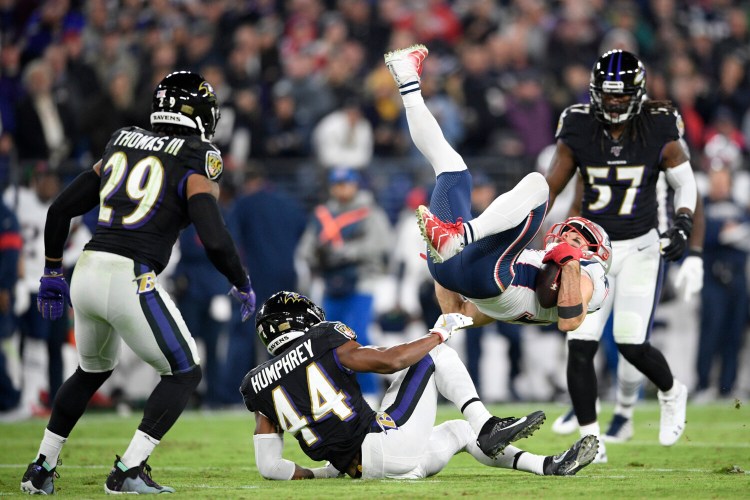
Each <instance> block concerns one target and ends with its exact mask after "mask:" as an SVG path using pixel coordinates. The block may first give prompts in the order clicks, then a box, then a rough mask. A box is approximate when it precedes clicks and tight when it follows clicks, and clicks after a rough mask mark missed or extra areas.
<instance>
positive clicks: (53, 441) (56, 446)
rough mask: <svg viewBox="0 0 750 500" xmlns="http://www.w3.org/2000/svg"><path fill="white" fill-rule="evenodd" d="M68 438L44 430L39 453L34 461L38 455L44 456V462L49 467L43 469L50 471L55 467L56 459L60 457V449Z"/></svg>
mask: <svg viewBox="0 0 750 500" xmlns="http://www.w3.org/2000/svg"><path fill="white" fill-rule="evenodd" d="M67 440H68V438H64V437H62V436H58V435H57V434H55V433H54V432H52V431H50V430H49V429H44V438H42V443H41V444H40V445H39V453H37V455H36V458H35V459H34V461H35V462H36V460H37V459H38V458H39V456H40V455H44V461H45V462H46V463H47V464H48V465H49V467H45V468H46V469H47V470H52V469H53V468H55V467H56V466H57V459H58V458H59V457H60V452H61V451H62V447H63V445H64V444H65V442H66V441H67Z"/></svg>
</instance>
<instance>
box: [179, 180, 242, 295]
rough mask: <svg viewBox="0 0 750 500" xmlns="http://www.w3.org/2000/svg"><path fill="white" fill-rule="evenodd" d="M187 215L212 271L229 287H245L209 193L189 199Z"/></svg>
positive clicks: (240, 265) (231, 247)
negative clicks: (224, 280)
mask: <svg viewBox="0 0 750 500" xmlns="http://www.w3.org/2000/svg"><path fill="white" fill-rule="evenodd" d="M188 215H189V216H190V220H191V221H192V222H193V225H195V230H196V231H197V233H198V237H199V238H200V239H201V243H203V247H204V248H205V249H206V255H207V256H208V259H209V260H210V261H211V263H212V264H213V265H214V267H216V269H218V271H219V272H220V273H221V274H223V275H224V276H226V277H227V279H228V280H229V282H230V283H231V284H232V285H234V286H236V287H241V286H244V285H247V273H246V272H245V269H243V267H242V263H241V262H240V256H239V254H238V253H237V247H236V246H235V245H234V241H233V240H232V236H231V235H230V234H229V230H228V229H227V226H226V224H224V218H223V217H222V216H221V212H220V211H219V205H218V204H217V203H216V198H214V197H213V196H212V195H210V194H209V193H198V194H196V195H193V196H191V197H190V199H188Z"/></svg>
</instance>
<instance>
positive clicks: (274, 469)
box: [253, 434, 296, 481]
mask: <svg viewBox="0 0 750 500" xmlns="http://www.w3.org/2000/svg"><path fill="white" fill-rule="evenodd" d="M253 444H254V445H255V465H256V467H258V472H260V475H261V476H263V477H264V478H265V479H274V480H276V481H289V480H290V479H292V477H293V476H294V471H295V469H296V466H295V465H294V462H290V461H289V460H285V459H283V458H281V452H282V450H283V449H284V440H283V439H282V438H281V435H279V434H256V435H254V436H253Z"/></svg>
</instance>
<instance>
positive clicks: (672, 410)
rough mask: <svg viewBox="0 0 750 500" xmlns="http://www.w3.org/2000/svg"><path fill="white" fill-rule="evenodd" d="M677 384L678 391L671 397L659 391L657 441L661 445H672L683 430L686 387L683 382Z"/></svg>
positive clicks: (686, 395) (686, 396)
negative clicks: (659, 415)
mask: <svg viewBox="0 0 750 500" xmlns="http://www.w3.org/2000/svg"><path fill="white" fill-rule="evenodd" d="M675 384H679V392H678V393H677V395H676V396H674V397H672V398H667V397H665V396H664V393H662V392H661V391H659V393H658V394H657V396H658V397H659V406H661V419H660V423H659V443H661V444H662V446H672V445H673V444H675V443H676V442H677V440H678V439H680V436H682V433H683V432H684V430H685V419H686V412H687V398H688V389H687V387H686V386H685V384H683V383H681V382H678V381H675Z"/></svg>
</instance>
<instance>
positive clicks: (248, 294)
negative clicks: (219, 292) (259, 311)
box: [229, 278, 255, 321]
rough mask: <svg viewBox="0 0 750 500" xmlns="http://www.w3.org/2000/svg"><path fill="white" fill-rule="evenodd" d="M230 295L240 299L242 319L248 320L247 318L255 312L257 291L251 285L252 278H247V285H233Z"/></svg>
mask: <svg viewBox="0 0 750 500" xmlns="http://www.w3.org/2000/svg"><path fill="white" fill-rule="evenodd" d="M229 295H231V296H232V297H234V298H235V299H237V300H238V301H239V303H240V313H241V314H242V321H247V319H248V318H249V317H250V316H252V315H253V313H254V312H255V292H254V291H253V287H252V286H251V285H250V278H248V279H247V285H244V286H240V287H236V286H233V287H232V289H231V290H229Z"/></svg>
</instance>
